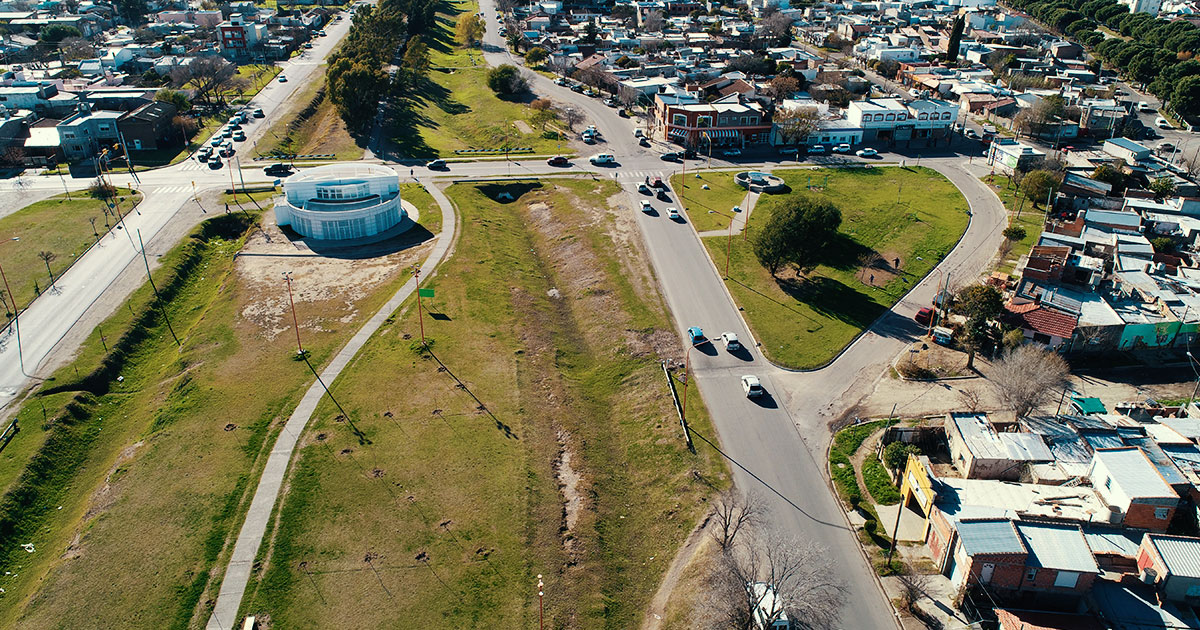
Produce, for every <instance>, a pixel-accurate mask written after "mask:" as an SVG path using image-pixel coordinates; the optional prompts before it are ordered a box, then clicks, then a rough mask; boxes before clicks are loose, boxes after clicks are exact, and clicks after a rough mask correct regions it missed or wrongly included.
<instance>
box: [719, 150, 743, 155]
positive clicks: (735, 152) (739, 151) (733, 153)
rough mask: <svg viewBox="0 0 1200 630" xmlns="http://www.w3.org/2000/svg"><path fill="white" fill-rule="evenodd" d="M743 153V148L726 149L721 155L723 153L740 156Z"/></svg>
mask: <svg viewBox="0 0 1200 630" xmlns="http://www.w3.org/2000/svg"><path fill="white" fill-rule="evenodd" d="M741 154H742V150H741V149H725V150H724V151H722V152H721V155H723V156H725V157H738V156H739V155H741Z"/></svg>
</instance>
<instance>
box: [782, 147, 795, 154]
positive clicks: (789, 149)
mask: <svg viewBox="0 0 1200 630" xmlns="http://www.w3.org/2000/svg"><path fill="white" fill-rule="evenodd" d="M799 152H800V150H799V149H797V148H796V147H779V154H780V155H796V154H797V153H799Z"/></svg>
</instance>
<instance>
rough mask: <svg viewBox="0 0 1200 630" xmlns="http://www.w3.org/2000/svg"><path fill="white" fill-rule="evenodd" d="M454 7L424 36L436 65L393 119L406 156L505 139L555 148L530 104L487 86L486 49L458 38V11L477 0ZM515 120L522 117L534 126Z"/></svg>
mask: <svg viewBox="0 0 1200 630" xmlns="http://www.w3.org/2000/svg"><path fill="white" fill-rule="evenodd" d="M455 6H456V10H457V12H455V13H442V14H439V23H440V26H441V28H439V29H437V31H436V32H434V33H431V34H430V35H429V36H428V37H426V38H425V40H426V43H427V44H428V45H429V48H430V62H431V63H432V65H433V70H431V71H430V72H429V76H428V77H427V78H426V79H425V81H424V83H423V85H421V86H419V87H418V88H416V89H413V90H411V91H410V93H409V94H408V95H407V96H406V97H405V98H404V99H402V100H401V103H400V106H398V107H396V108H395V111H394V113H393V115H392V117H391V119H390V121H389V123H388V134H389V136H390V138H391V140H392V141H393V142H394V143H395V144H396V146H397V147H398V149H399V151H400V152H401V153H402V154H403V155H407V156H412V157H423V158H424V157H433V156H442V157H454V151H455V150H458V149H499V148H502V147H504V146H505V145H506V144H507V146H510V147H532V148H533V152H534V153H535V154H550V153H555V152H556V146H557V144H558V141H557V140H556V138H555V137H546V134H544V133H543V132H542V131H541V130H540V129H538V128H536V127H533V126H532V125H529V124H528V122H527V121H528V119H529V113H530V111H531V110H530V109H529V108H528V107H526V106H525V105H524V104H523V103H519V102H513V101H506V100H502V99H500V98H497V97H496V95H495V94H494V93H493V92H492V91H491V90H490V89H489V88H488V87H487V67H486V64H485V62H484V60H483V56H482V53H481V50H480V49H479V48H474V49H467V48H465V47H463V46H461V45H459V44H458V43H457V42H456V41H454V24H455V21H456V20H457V19H458V15H460V14H461V13H464V12H468V13H470V12H475V11H478V4H476V3H474V2H470V3H457V4H456V5H455ZM488 28H495V25H494V24H489V25H488ZM514 121H522V123H523V124H525V125H526V126H527V128H528V129H529V131H528V132H526V131H525V129H522V128H521V126H520V125H518V124H514ZM546 133H549V129H547V132H546ZM550 135H551V136H553V134H550Z"/></svg>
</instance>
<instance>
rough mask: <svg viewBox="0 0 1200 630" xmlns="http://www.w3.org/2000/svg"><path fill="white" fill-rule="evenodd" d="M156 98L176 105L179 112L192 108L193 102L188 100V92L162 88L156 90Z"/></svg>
mask: <svg viewBox="0 0 1200 630" xmlns="http://www.w3.org/2000/svg"><path fill="white" fill-rule="evenodd" d="M154 100H156V101H161V102H163V103H170V104H172V105H174V106H175V111H177V112H186V111H188V110H189V109H191V108H192V102H191V101H189V100H188V97H187V94H184V93H183V92H180V91H179V90H172V89H171V88H162V89H161V90H159V91H157V92H155V93H154Z"/></svg>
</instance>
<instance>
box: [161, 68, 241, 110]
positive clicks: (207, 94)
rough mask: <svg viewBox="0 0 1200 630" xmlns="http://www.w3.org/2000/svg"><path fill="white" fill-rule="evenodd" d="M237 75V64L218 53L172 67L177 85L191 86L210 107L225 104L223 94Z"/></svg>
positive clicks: (200, 99)
mask: <svg viewBox="0 0 1200 630" xmlns="http://www.w3.org/2000/svg"><path fill="white" fill-rule="evenodd" d="M235 76H237V66H235V65H233V64H231V63H229V62H228V61H226V60H225V59H223V58H221V57H218V56H217V55H208V56H205V57H195V58H193V59H192V63H190V64H188V65H186V66H176V67H174V68H172V69H171V81H172V82H173V83H174V84H175V86H176V87H188V88H191V89H192V91H193V92H194V93H195V95H196V99H197V100H199V101H200V102H202V103H204V104H205V105H208V106H209V107H216V106H219V105H222V104H224V98H223V97H222V95H221V94H222V92H224V91H225V90H227V89H229V88H230V87H231V86H232V85H233V79H234V77H235Z"/></svg>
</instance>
